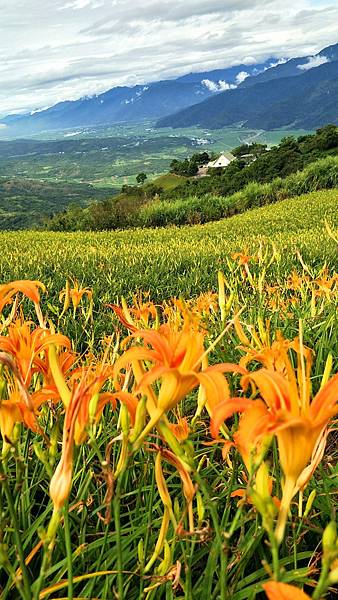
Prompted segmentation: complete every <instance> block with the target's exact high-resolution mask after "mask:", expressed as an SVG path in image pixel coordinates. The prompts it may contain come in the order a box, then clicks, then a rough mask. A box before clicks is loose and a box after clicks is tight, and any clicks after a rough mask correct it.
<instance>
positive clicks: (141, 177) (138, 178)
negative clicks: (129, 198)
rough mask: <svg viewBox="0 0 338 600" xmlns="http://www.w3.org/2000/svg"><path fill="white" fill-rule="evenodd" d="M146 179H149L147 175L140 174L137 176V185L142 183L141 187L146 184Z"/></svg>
mask: <svg viewBox="0 0 338 600" xmlns="http://www.w3.org/2000/svg"><path fill="white" fill-rule="evenodd" d="M146 179H147V175H146V174H145V173H139V174H138V175H137V176H136V181H137V183H140V184H141V185H143V184H144V182H145V180H146Z"/></svg>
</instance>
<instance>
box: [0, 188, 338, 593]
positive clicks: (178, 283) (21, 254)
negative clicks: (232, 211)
mask: <svg viewBox="0 0 338 600" xmlns="http://www.w3.org/2000/svg"><path fill="white" fill-rule="evenodd" d="M1 248H2V253H1V259H0V267H1V282H2V285H0V310H1V323H0V433H1V441H0V452H1V461H0V597H1V599H3V600H16V599H20V598H22V599H23V600H40V599H41V600H42V599H49V600H56V599H62V598H63V599H66V598H68V599H69V600H84V599H86V600H98V599H99V600H116V599H119V600H122V599H126V600H141V599H147V600H157V599H159V600H162V599H163V600H174V599H183V598H184V599H187V600H193V599H202V598H203V599H204V598H206V599H207V598H208V599H214V600H230V599H234V600H255V599H256V598H257V600H259V599H260V598H262V599H263V600H264V599H265V598H268V600H308V599H309V598H312V599H313V600H320V599H324V598H334V597H335V587H336V585H337V582H338V539H337V531H336V524H335V512H336V490H337V450H336V439H337V437H336V427H335V419H336V416H337V414H338V337H337V316H336V309H337V300H338V274H337V262H338V261H337V250H338V190H331V191H325V192H315V193H313V194H309V195H307V196H302V197H299V198H295V199H292V200H286V201H282V202H280V203H278V204H276V205H273V206H269V207H265V208H261V209H257V210H253V211H250V212H247V213H245V214H243V215H240V216H237V217H233V218H231V219H228V220H226V221H223V222H219V223H212V224H208V225H204V226H194V227H190V228H189V227H184V228H180V229H179V228H169V229H158V230H146V229H145V230H130V231H123V232H116V233H83V234H81V233H75V234H59V233H57V234H51V233H42V232H22V233H11V232H4V233H2V234H1Z"/></svg>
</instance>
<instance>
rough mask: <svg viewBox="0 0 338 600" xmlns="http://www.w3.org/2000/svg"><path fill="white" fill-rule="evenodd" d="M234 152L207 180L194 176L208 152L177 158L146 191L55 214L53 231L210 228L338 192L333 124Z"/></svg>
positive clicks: (337, 140)
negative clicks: (257, 210) (297, 199)
mask: <svg viewBox="0 0 338 600" xmlns="http://www.w3.org/2000/svg"><path fill="white" fill-rule="evenodd" d="M233 152H234V154H235V156H236V157H237V158H236V160H234V161H233V162H232V163H231V164H230V165H229V166H228V167H227V168H225V169H209V173H210V176H208V177H191V175H194V174H195V173H197V171H198V166H199V164H200V163H201V161H202V162H203V163H205V162H206V161H208V160H209V155H208V153H206V152H203V153H197V154H194V155H193V156H192V157H191V158H190V159H185V160H183V161H179V160H177V159H174V160H173V161H172V163H171V167H172V173H169V174H167V175H165V176H163V177H161V178H157V179H156V180H154V181H152V182H150V183H146V184H144V185H143V186H124V187H123V188H122V190H123V195H121V196H119V197H117V198H115V199H114V198H113V199H111V200H108V201H105V202H104V203H102V202H99V203H95V204H92V205H91V206H90V207H89V208H88V209H86V210H83V211H81V210H79V209H73V210H69V211H68V212H66V213H64V214H61V215H56V216H55V217H54V218H52V219H50V220H48V221H47V222H46V228H47V229H50V230H56V231H74V230H91V229H93V230H102V229H121V228H128V227H138V226H142V227H144V226H147V227H158V226H162V225H183V224H193V223H205V222H207V221H212V220H217V219H220V218H222V217H229V216H231V215H234V214H236V213H240V212H244V211H245V210H248V209H250V208H253V207H256V206H261V205H263V204H269V203H274V202H276V201H278V200H281V199H283V198H288V197H291V196H297V195H300V194H304V193H307V192H311V191H315V190H318V189H328V188H334V187H338V158H337V156H336V154H337V152H338V128H337V127H335V126H334V125H328V126H326V127H325V128H323V129H320V130H318V131H317V132H316V133H315V134H314V135H309V136H302V137H299V138H298V139H297V140H296V139H294V138H291V137H289V138H285V139H283V140H282V141H281V143H280V144H279V145H278V146H276V147H273V148H272V149H271V150H267V147H266V146H265V145H262V144H257V143H253V144H251V145H249V146H247V145H242V146H240V147H238V148H236V149H234V151H233ZM248 152H249V153H250V154H249V156H250V157H251V160H250V162H249V164H248V163H247V162H246V158H245V157H246V156H248V154H247V153H248ZM252 157H254V158H255V160H254V161H253V160H252ZM188 175H190V177H188Z"/></svg>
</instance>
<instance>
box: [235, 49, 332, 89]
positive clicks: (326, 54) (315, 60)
mask: <svg viewBox="0 0 338 600" xmlns="http://www.w3.org/2000/svg"><path fill="white" fill-rule="evenodd" d="M320 60H323V61H324V60H326V61H327V62H334V61H337V60H338V44H334V45H332V46H328V47H327V48H324V49H323V50H321V51H320V52H318V53H317V54H315V55H314V56H303V57H300V58H290V59H289V60H288V61H286V62H284V63H281V64H278V65H276V66H275V67H273V68H271V69H267V70H265V71H263V72H262V73H258V74H257V76H256V77H255V79H252V78H250V77H248V78H247V79H245V80H244V81H243V82H242V84H241V86H242V87H248V86H250V85H256V84H257V83H265V82H266V81H272V80H273V79H280V78H282V77H296V76H298V75H303V74H304V73H305V72H306V71H307V70H310V68H316V67H319V66H320ZM322 64H325V63H324V62H323V63H322ZM311 65H313V67H311Z"/></svg>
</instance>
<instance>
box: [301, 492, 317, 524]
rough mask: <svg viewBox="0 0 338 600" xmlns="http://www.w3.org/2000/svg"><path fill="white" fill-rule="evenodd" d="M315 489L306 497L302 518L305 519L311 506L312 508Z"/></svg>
mask: <svg viewBox="0 0 338 600" xmlns="http://www.w3.org/2000/svg"><path fill="white" fill-rule="evenodd" d="M316 493H317V492H316V490H312V492H311V494H310V496H309V497H308V499H307V502H306V505H305V510H304V518H305V519H306V517H307V516H308V514H309V512H310V510H311V508H312V504H313V503H314V500H315V497H316Z"/></svg>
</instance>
